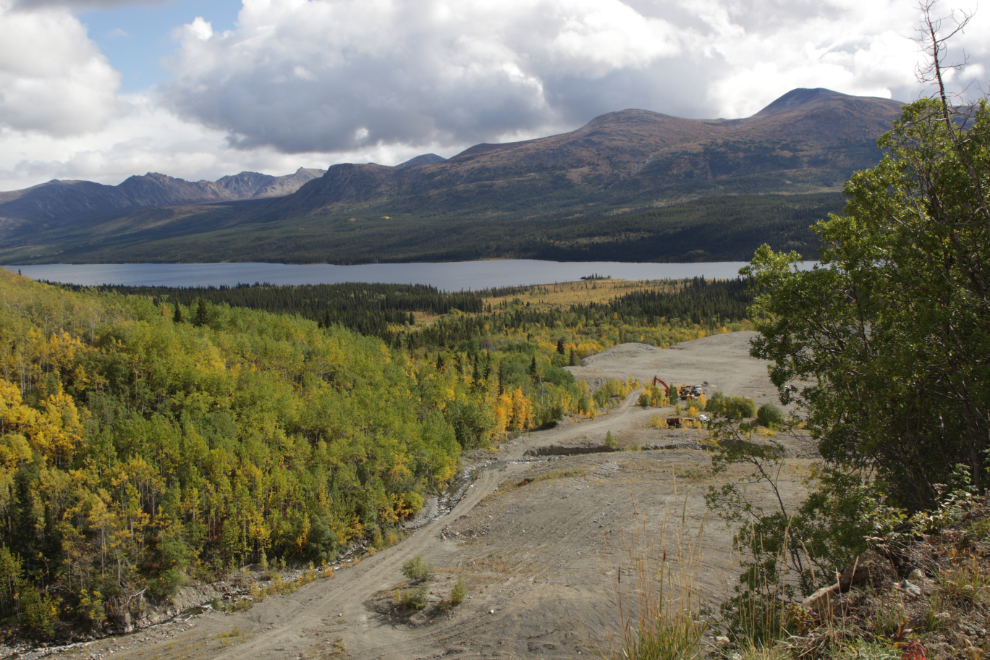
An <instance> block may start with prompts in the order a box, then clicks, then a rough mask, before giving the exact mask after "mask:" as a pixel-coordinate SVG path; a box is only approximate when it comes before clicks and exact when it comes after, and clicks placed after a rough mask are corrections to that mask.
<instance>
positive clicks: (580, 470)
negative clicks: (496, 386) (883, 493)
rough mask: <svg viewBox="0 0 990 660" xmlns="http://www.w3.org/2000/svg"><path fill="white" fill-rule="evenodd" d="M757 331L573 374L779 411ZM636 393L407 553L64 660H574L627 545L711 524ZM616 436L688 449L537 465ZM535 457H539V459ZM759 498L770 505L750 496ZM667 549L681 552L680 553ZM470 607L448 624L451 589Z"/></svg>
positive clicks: (689, 451)
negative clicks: (426, 593)
mask: <svg viewBox="0 0 990 660" xmlns="http://www.w3.org/2000/svg"><path fill="white" fill-rule="evenodd" d="M751 336H752V333H734V334H727V335H719V336H715V337H709V338H706V339H703V340H699V341H696V342H690V343H689V344H682V345H680V346H678V347H676V348H674V349H669V350H656V349H649V348H644V347H643V346H642V345H638V344H632V345H630V344H627V345H623V346H617V347H614V348H612V349H609V351H606V352H604V353H602V354H600V355H598V356H594V357H593V358H590V359H589V360H587V361H586V364H585V365H584V366H583V367H577V368H574V369H573V371H574V373H575V375H576V376H577V377H579V378H586V379H589V380H593V379H598V378H612V377H622V378H625V377H626V376H627V375H630V374H631V375H633V376H634V377H637V378H639V379H640V380H641V381H647V380H649V379H652V377H653V375H654V374H658V375H660V376H661V377H662V378H664V379H665V380H667V381H668V382H679V383H701V382H704V381H708V382H709V384H710V387H709V389H710V391H714V389H721V390H722V391H724V392H726V393H729V394H737V395H746V396H750V397H752V398H754V399H756V400H757V402H764V401H771V400H773V399H774V396H773V388H772V386H771V384H770V382H769V379H768V378H767V377H766V367H765V364H764V363H761V362H759V361H757V360H754V359H752V358H750V357H749V356H748V353H747V349H748V339H749V337H751ZM637 397H638V392H634V393H633V394H631V395H630V396H629V397H628V398H627V399H626V400H625V402H623V404H622V405H621V406H620V407H619V408H618V409H616V410H614V411H612V412H611V413H609V414H608V415H605V416H602V417H599V418H597V419H594V420H583V421H580V422H571V423H564V424H561V425H560V426H558V427H557V428H555V429H551V430H547V431H540V432H535V433H532V434H530V435H529V436H526V437H520V438H518V439H516V440H513V441H512V442H509V443H506V444H504V445H503V446H502V447H501V448H500V450H499V453H498V455H497V456H493V457H491V458H492V459H495V460H492V461H491V462H490V464H488V465H487V466H485V467H484V468H482V469H480V470H478V472H477V477H476V479H475V480H474V481H473V483H472V484H471V485H470V486H469V487H468V488H467V489H466V491H465V495H464V497H463V498H462V499H461V500H460V501H459V502H458V503H457V505H456V506H455V507H454V509H453V510H452V511H451V512H450V513H449V514H448V515H446V516H443V517H441V518H439V519H436V520H434V521H432V522H430V523H428V524H426V525H423V526H422V527H420V528H419V529H417V530H416V531H415V532H412V533H411V534H410V536H409V537H408V538H407V539H405V540H404V541H402V542H401V543H399V544H398V545H397V546H395V547H392V548H388V549H386V550H383V551H380V552H378V553H376V554H375V555H374V556H371V557H367V558H365V559H363V560H362V561H361V562H360V563H359V564H358V565H357V566H355V567H353V568H347V569H345V570H341V571H338V572H337V574H336V575H335V576H334V577H333V578H330V579H327V580H319V581H316V582H313V583H311V584H308V585H306V586H304V587H302V588H300V589H299V590H298V591H296V592H295V593H293V594H290V595H286V596H273V597H269V598H267V599H266V600H264V601H263V602H261V603H259V604H257V605H255V606H254V607H253V608H252V609H250V610H248V611H246V612H240V613H236V614H221V613H216V612H210V613H207V614H204V615H202V616H198V617H195V618H194V619H191V620H189V621H186V622H183V623H177V624H172V625H170V626H167V627H159V628H156V629H152V630H147V631H143V632H140V633H137V634H135V635H131V636H127V637H121V638H115V639H108V640H103V641H100V642H95V643H92V644H90V645H88V646H85V647H80V648H77V649H73V650H71V651H68V652H66V653H64V654H61V655H63V656H65V657H79V658H88V657H91V656H93V657H101V656H102V657H104V658H107V657H110V654H111V653H112V655H113V657H115V658H116V657H123V658H224V659H230V660H234V659H236V660H242V659H243V658H262V659H264V658H331V657H348V658H396V659H398V658H401V659H406V658H432V657H450V658H468V657H471V658H478V657H481V658H531V657H543V658H574V657H584V656H588V655H590V653H589V649H593V648H594V647H595V646H596V645H599V646H600V645H603V644H605V631H606V628H607V626H612V627H615V625H616V620H617V619H616V611H615V609H614V608H613V607H612V605H611V602H610V595H611V593H612V589H611V584H612V580H613V579H614V571H615V567H616V566H618V565H621V564H622V563H623V562H624V559H623V557H624V553H623V538H624V537H625V538H627V539H628V538H629V535H630V533H631V532H633V531H634V530H637V529H643V528H644V527H645V529H646V530H647V532H648V533H652V534H655V535H658V534H659V533H660V530H661V527H662V523H663V520H664V516H665V515H667V516H668V517H669V519H670V523H671V524H670V526H669V529H668V533H669V535H671V536H673V535H674V534H675V533H676V528H678V527H680V526H681V520H683V521H684V522H683V526H684V532H685V533H686V535H688V536H694V535H696V534H697V532H698V529H699V528H700V527H701V526H702V524H703V523H705V521H706V517H707V511H706V508H705V502H704V498H703V495H704V493H705V492H706V490H707V487H708V486H709V485H710V484H711V483H713V479H712V475H711V472H710V467H709V466H710V457H709V454H708V453H707V452H706V451H703V450H700V449H697V448H694V447H698V446H699V445H698V443H697V435H698V432H697V431H681V430H664V431H660V430H657V429H653V428H650V427H649V426H648V422H649V418H650V417H651V416H652V415H654V414H657V413H658V412H661V413H662V411H658V410H656V409H648V410H642V409H640V408H638V407H636V406H635V405H633V404H634V402H635V401H636V399H637ZM609 431H611V432H612V434H613V436H614V437H615V438H616V439H617V440H618V442H619V445H620V446H633V445H648V444H659V445H661V446H670V447H683V448H675V449H664V450H656V451H618V452H609V453H588V454H577V455H570V456H532V455H530V456H527V452H530V453H531V454H532V453H533V450H537V449H539V448H541V447H548V446H552V445H556V446H573V445H579V444H597V443H601V442H602V441H603V439H604V437H605V435H606V433H607V432H609ZM789 449H790V453H791V455H794V456H796V457H797V458H794V459H789V461H788V466H787V468H786V469H785V474H784V479H783V487H784V492H785V493H786V494H787V495H788V496H789V497H791V498H796V497H797V496H799V494H800V493H801V492H803V486H802V485H801V479H802V478H803V477H804V476H806V471H807V466H808V463H809V461H810V458H811V453H810V448H809V447H807V446H805V445H800V446H798V445H795V446H792V447H789ZM537 453H538V452H537ZM753 496H754V497H756V498H760V497H761V496H762V495H761V494H760V493H753ZM730 536H731V535H730V532H729V530H727V529H726V528H725V526H724V524H722V523H721V522H720V521H718V520H715V519H708V520H707V523H706V525H705V530H704V535H703V537H702V541H701V544H702V552H703V560H702V570H700V571H698V580H699V582H700V584H701V585H702V587H703V588H704V590H705V591H706V592H707V593H708V594H710V595H711V598H712V599H713V600H717V599H718V598H719V597H720V595H721V594H723V593H725V591H726V589H727V588H728V586H729V584H730V583H731V580H732V578H733V576H734V575H735V572H734V567H733V562H732V557H731V553H730V543H729V541H730ZM672 540H673V539H671V543H669V544H668V547H669V548H670V549H671V550H670V551H671V552H675V550H674V547H675V546H674V544H673V542H672ZM417 555H421V556H422V557H423V558H424V559H425V560H427V561H429V562H431V563H432V564H433V566H434V568H435V580H434V582H433V584H432V587H431V592H432V594H433V595H432V597H431V598H432V600H433V601H434V603H432V604H431V605H430V606H429V607H428V608H427V609H426V610H424V612H423V613H419V614H415V615H413V616H409V615H408V614H403V613H402V612H401V611H399V608H397V607H395V605H394V600H393V592H394V590H395V589H396V588H399V587H401V586H402V585H403V583H404V578H403V577H402V574H401V567H402V564H403V562H405V561H406V560H408V559H410V558H412V557H415V556H417ZM458 575H460V576H462V577H463V579H464V581H465V584H466V586H467V598H466V599H465V600H464V602H463V603H462V604H461V605H459V606H457V607H455V608H453V609H451V610H450V611H449V612H447V613H440V612H439V611H438V610H437V608H436V601H438V600H439V599H440V598H441V597H446V596H447V595H448V594H449V593H450V590H451V588H452V587H453V585H454V583H455V582H456V579H457V576H458Z"/></svg>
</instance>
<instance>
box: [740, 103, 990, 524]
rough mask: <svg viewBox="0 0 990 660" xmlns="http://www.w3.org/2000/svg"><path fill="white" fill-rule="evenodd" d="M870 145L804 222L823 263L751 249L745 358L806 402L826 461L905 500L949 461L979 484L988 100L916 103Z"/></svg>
mask: <svg viewBox="0 0 990 660" xmlns="http://www.w3.org/2000/svg"><path fill="white" fill-rule="evenodd" d="M962 113H966V114H962ZM880 146H881V147H882V148H884V149H886V150H887V152H888V154H887V156H885V157H884V159H883V161H882V162H881V163H880V164H879V165H878V166H876V167H875V168H874V169H872V170H867V171H863V172H859V173H857V174H856V175H854V176H853V177H852V179H850V181H849V183H848V184H847V185H846V189H845V192H846V195H847V196H848V198H849V202H848V204H847V205H846V209H845V214H844V215H843V216H837V215H832V216H830V218H829V219H828V220H825V221H822V222H820V223H819V224H818V225H817V227H816V228H815V231H816V233H817V234H818V236H819V237H820V239H821V242H822V246H823V247H822V264H821V265H820V266H819V267H817V268H815V269H812V270H810V271H805V272H796V271H795V270H793V269H792V267H791V266H792V264H793V263H795V262H796V261H797V260H798V257H797V255H795V254H784V253H775V252H773V251H772V250H771V249H770V248H769V247H767V246H764V247H763V248H760V250H758V251H757V253H756V256H755V257H754V259H753V262H752V265H751V266H750V267H749V268H748V270H747V273H748V274H749V275H750V276H752V277H753V278H754V290H755V291H757V292H758V296H757V298H756V302H755V304H754V307H753V318H754V321H755V323H756V327H757V329H758V330H759V331H760V333H761V337H759V338H758V339H757V341H756V343H755V344H754V348H753V355H755V356H757V357H761V358H763V359H767V360H770V361H771V362H772V363H773V364H772V366H771V378H772V379H773V381H774V383H775V384H776V385H777V387H778V388H779V389H780V392H781V397H782V400H783V401H784V402H785V403H786V402H787V401H788V400H789V399H791V398H795V399H796V400H797V402H798V403H799V405H801V406H802V407H803V408H804V409H805V410H806V411H807V422H808V428H809V429H810V430H811V431H812V433H813V434H814V435H815V437H816V438H817V439H818V442H819V449H820V451H821V453H822V456H823V457H824V458H825V459H826V460H828V461H831V462H833V463H846V464H850V465H854V466H862V467H864V468H865V467H867V466H869V467H871V468H872V469H875V470H876V471H877V474H878V476H879V477H880V478H881V479H883V481H884V482H886V483H887V484H888V486H889V488H890V492H891V495H892V496H893V497H894V498H895V499H896V501H898V502H900V503H902V504H904V505H905V506H907V507H909V508H911V509H914V510H916V509H923V508H927V507H931V506H934V504H935V502H936V501H937V499H938V491H937V488H936V484H938V483H946V481H947V480H948V479H949V477H950V475H951V474H952V471H953V469H954V466H955V465H956V464H957V463H964V464H966V465H967V466H968V467H969V469H970V471H971V474H973V476H974V483H975V485H976V486H977V487H978V488H981V489H982V488H983V487H985V477H984V468H985V467H986V460H985V457H984V454H983V453H982V452H983V450H984V449H985V448H986V447H987V438H988V437H990V412H988V411H990V362H988V361H987V360H986V359H985V357H986V355H987V354H988V352H990V299H988V295H990V268H988V264H990V210H988V204H987V200H986V197H985V191H986V190H987V188H988V186H990V178H988V177H990V174H988V173H990V110H988V107H987V103H986V101H981V102H980V103H979V105H978V106H975V107H970V108H966V109H954V108H951V107H949V106H947V105H944V104H943V103H942V102H940V101H938V100H931V99H924V100H921V101H917V102H915V103H912V104H910V105H908V106H905V108H904V110H903V114H902V116H901V120H900V121H898V122H896V123H895V125H894V128H893V130H892V131H890V132H889V133H887V134H886V135H885V136H884V137H883V138H882V139H881V140H880ZM794 381H807V382H810V384H809V385H807V386H804V387H802V388H801V389H800V390H790V389H787V388H786V386H787V385H788V384H789V383H791V382H794Z"/></svg>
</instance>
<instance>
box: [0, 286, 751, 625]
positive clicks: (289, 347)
mask: <svg viewBox="0 0 990 660" xmlns="http://www.w3.org/2000/svg"><path fill="white" fill-rule="evenodd" d="M362 286H364V285H362ZM592 286H594V285H592ZM733 286H737V287H738V285H733ZM350 287H351V288H350V289H348V288H347V287H346V286H345V287H343V288H341V289H340V290H338V291H335V292H333V293H335V294H342V295H339V296H336V299H338V300H344V299H348V298H351V299H353V298H354V297H356V298H358V299H362V296H365V297H368V296H371V297H373V296H372V293H371V292H370V289H368V288H366V290H361V288H360V287H356V285H350ZM720 287H721V288H720ZM371 288H373V287H371ZM661 288H662V287H661ZM692 288H693V289H694V290H697V291H699V292H701V295H706V296H709V297H712V299H713V300H721V299H722V298H725V295H726V294H725V291H722V289H724V286H723V285H721V284H710V283H704V282H695V283H694V284H692V285H691V286H689V287H687V289H684V288H683V286H682V285H680V284H677V283H668V285H667V291H666V292H663V293H660V294H657V295H654V296H652V297H653V298H656V300H661V299H665V298H671V297H676V295H677V292H678V291H679V290H681V289H684V291H685V292H687V291H689V290H692ZM214 291H215V292H216V295H218V296H219V294H220V293H221V290H219V289H218V290H214ZM252 292H253V293H254V294H256V299H257V300H262V299H268V300H281V301H283V302H282V303H281V304H280V305H274V306H275V307H276V308H280V311H300V310H295V309H291V308H293V307H294V306H295V305H296V304H297V303H292V302H291V301H293V300H296V301H297V302H298V300H301V299H304V298H305V297H303V298H299V297H298V296H296V294H299V293H300V292H299V291H283V290H282V289H281V288H279V287H264V286H259V287H247V288H245V290H239V289H236V288H235V289H227V290H223V291H222V293H224V294H229V295H234V294H237V295H246V294H250V293H252ZM713 292H714V295H713ZM281 293H284V294H285V295H279V294H281ZM345 293H346V295H344V294H345ZM489 293H493V292H489ZM499 293H503V294H504V293H506V292H505V291H502V292H499ZM273 294H274V295H273ZM379 294H381V295H382V296H383V299H389V300H391V301H393V302H395V301H397V302H395V304H397V305H399V306H402V305H404V304H407V303H409V300H412V299H415V300H418V303H417V304H423V305H426V306H427V309H432V310H433V312H434V313H438V312H439V311H440V310H441V309H446V310H448V313H447V314H446V315H444V316H442V317H440V318H439V319H438V320H437V321H436V322H433V323H431V324H429V325H423V324H420V325H418V326H408V327H403V326H389V330H388V333H387V334H386V338H388V339H389V340H390V343H389V344H387V343H385V342H383V341H382V340H381V339H379V338H377V337H371V336H363V335H360V334H356V333H354V332H352V331H350V330H348V329H346V328H344V327H342V326H341V325H340V324H339V323H336V322H331V323H329V324H327V323H319V322H317V321H315V320H310V319H306V318H303V316H300V315H296V314H291V313H290V314H276V313H269V312H265V311H260V310H253V309H248V308H247V307H243V306H232V305H230V304H229V303H227V302H226V301H221V300H218V301H217V302H216V303H210V302H207V301H206V300H205V299H204V298H205V292H203V291H199V292H197V295H196V298H195V300H194V301H191V304H190V305H184V304H182V303H180V302H177V296H176V297H172V296H175V293H174V292H173V293H171V294H163V293H161V292H158V293H156V294H155V295H129V296H125V295H121V294H120V293H117V292H113V291H97V290H79V291H71V290H68V289H66V288H59V287H54V286H48V285H44V284H39V283H36V282H32V281H30V280H28V279H26V278H22V277H19V276H16V275H13V274H10V273H8V272H7V271H2V270H0V299H2V305H0V514H2V516H3V517H2V519H0V520H2V527H0V544H2V547H0V615H2V616H4V617H10V616H16V617H18V619H19V620H20V622H21V625H22V629H24V630H25V631H26V632H29V633H32V634H36V635H41V636H46V635H50V634H51V633H52V630H53V629H54V626H55V622H56V621H57V620H61V621H62V622H63V623H62V625H69V624H71V625H75V626H82V627H88V626H100V625H102V624H103V623H104V622H105V621H107V620H113V619H114V618H115V617H121V616H123V615H124V613H125V612H126V610H127V608H128V607H130V606H133V604H134V603H133V602H132V601H133V598H134V597H135V596H136V595H138V594H143V596H144V597H146V598H152V599H154V598H158V597H162V596H165V595H167V594H168V593H170V592H171V591H172V590H173V589H174V588H175V587H176V586H178V585H179V584H181V583H182V582H183V581H184V580H186V579H188V578H189V577H200V578H207V579H208V578H210V577H211V576H213V575H217V574H219V573H221V572H223V571H225V570H227V569H229V568H231V567H236V566H240V565H244V564H247V563H256V562H259V561H263V560H264V559H269V560H280V561H289V562H306V561H312V562H317V563H319V562H322V561H327V560H331V559H333V558H335V557H337V556H338V555H339V554H340V553H342V552H344V551H345V550H346V549H348V548H349V547H351V546H352V545H353V544H354V543H358V542H360V543H362V544H370V545H372V546H376V547H381V546H384V545H387V544H389V543H392V542H394V541H395V540H397V538H398V537H399V536H400V535H401V528H400V523H401V522H402V521H403V520H404V519H405V518H408V517H409V516H411V515H413V514H414V513H416V512H417V511H418V510H419V508H420V507H421V506H422V503H423V497H424V496H425V495H428V494H429V493H431V492H436V491H437V490H439V489H441V488H442V487H443V486H444V485H445V484H446V483H447V482H449V481H450V479H451V478H452V477H453V476H454V475H455V472H456V470H457V467H458V459H459V454H460V452H461V451H462V449H465V448H473V447H482V446H486V445H489V444H490V443H497V442H498V441H499V440H500V438H502V437H504V436H505V434H507V433H512V432H516V431H522V430H525V429H528V428H535V427H539V426H542V425H546V424H549V423H552V422H554V421H555V420H558V419H560V418H561V417H562V416H564V415H567V414H581V415H594V414H595V413H596V410H598V409H600V408H601V407H603V406H607V405H609V403H610V400H611V398H612V397H614V396H621V395H623V394H624V393H626V392H627V391H628V388H629V387H630V386H631V384H629V383H618V382H615V383H612V384H609V385H608V386H606V387H604V388H603V389H601V390H599V391H597V392H589V391H588V389H587V387H586V386H584V385H583V384H580V385H579V384H578V383H576V382H575V381H574V378H573V377H572V376H571V375H570V373H568V372H567V371H565V370H564V369H562V368H561V367H562V365H564V364H566V363H567V362H569V361H573V360H576V359H578V358H580V357H581V356H582V355H585V354H588V353H591V352H594V351H596V350H601V348H603V347H604V346H607V345H611V344H613V343H616V342H617V341H623V340H644V341H649V342H651V343H660V344H666V343H671V342H674V341H677V340H681V339H689V338H694V337H697V336H703V335H704V334H706V333H707V332H713V331H725V330H726V328H724V327H721V326H720V325H719V324H720V323H721V322H722V321H721V320H719V319H707V320H705V323H704V324H694V323H691V322H689V321H687V320H678V319H675V318H670V319H666V318H663V319H659V318H658V319H653V320H655V321H657V323H656V325H655V326H653V327H651V328H649V330H650V333H651V334H649V336H647V335H646V334H645V333H646V331H647V328H646V327H645V326H644V325H643V324H644V323H645V322H646V321H647V319H648V318H649V317H648V316H646V315H644V313H642V311H640V312H636V311H635V310H634V309H633V307H632V306H633V305H639V306H640V307H639V308H638V309H640V310H643V309H652V310H653V311H652V312H650V313H651V314H656V313H659V310H660V308H659V307H656V306H655V302H656V301H654V302H650V300H651V296H649V295H640V296H639V297H638V298H635V299H633V298H630V299H629V300H623V299H621V298H620V299H617V300H616V301H613V302H612V303H607V304H603V305H597V306H595V305H586V306H584V307H582V308H580V309H579V308H573V311H568V312H567V314H564V315H560V314H559V313H552V312H540V311H539V310H537V309H535V308H530V307H529V306H527V305H526V304H525V303H523V302H522V300H521V299H519V298H516V299H514V300H513V301H511V302H507V303H505V304H502V305H498V306H497V308H496V309H495V310H493V311H491V312H490V313H476V314H465V313H464V312H463V311H461V310H459V309H455V308H454V307H453V303H455V302H456V303H457V304H459V305H461V306H464V307H472V305H473V307H472V308H479V305H480V301H481V298H480V297H474V298H472V297H471V296H472V295H473V294H453V295H449V294H439V293H437V292H435V291H433V292H430V291H418V292H417V291H415V287H407V288H406V290H405V291H403V290H402V288H401V287H399V288H396V289H395V290H394V291H391V292H388V291H379ZM413 294H415V295H413ZM410 295H413V298H409V297H408V296H410ZM463 295H466V296H468V297H467V298H465V299H463V300H462V299H461V298H459V297H458V296H463ZM510 295H511V292H510ZM523 295H525V294H523ZM294 296H295V297H294ZM415 296H419V297H418V298H416V297H415ZM730 297H731V295H730ZM334 298H335V296H329V297H328V300H330V299H334ZM431 300H432V301H433V303H434V304H435V305H436V307H433V308H431V307H429V303H430V301H431ZM471 300H476V301H478V302H476V303H471V302H470V301H471ZM726 300H728V298H726ZM403 301H405V302H403ZM723 302H724V301H723ZM651 304H653V305H654V307H652V308H651V307H650V305H651ZM259 306H260V305H259ZM386 307H387V306H386ZM627 308H628V310H629V312H628V313H629V316H630V319H620V318H619V316H618V313H619V312H620V311H621V310H624V309H627ZM328 309H330V308H328ZM709 309H711V310H716V307H710V308H709ZM718 309H721V308H718ZM527 310H528V311H527ZM596 310H597V311H596ZM613 310H614V311H613ZM417 312H422V310H417ZM369 313H374V310H371V309H369ZM325 314H326V310H324V311H323V315H324V316H325ZM402 314H405V312H402ZM310 315H311V316H316V317H317V318H320V316H321V312H320V311H319V310H315V309H314V310H311V312H310ZM332 316H333V315H331V317H332ZM355 318H356V317H355ZM469 319H477V320H479V321H480V322H478V323H467V321H468V320H469ZM499 319H501V323H497V321H498V320H499ZM571 324H572V325H571ZM733 327H738V326H733Z"/></svg>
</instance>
